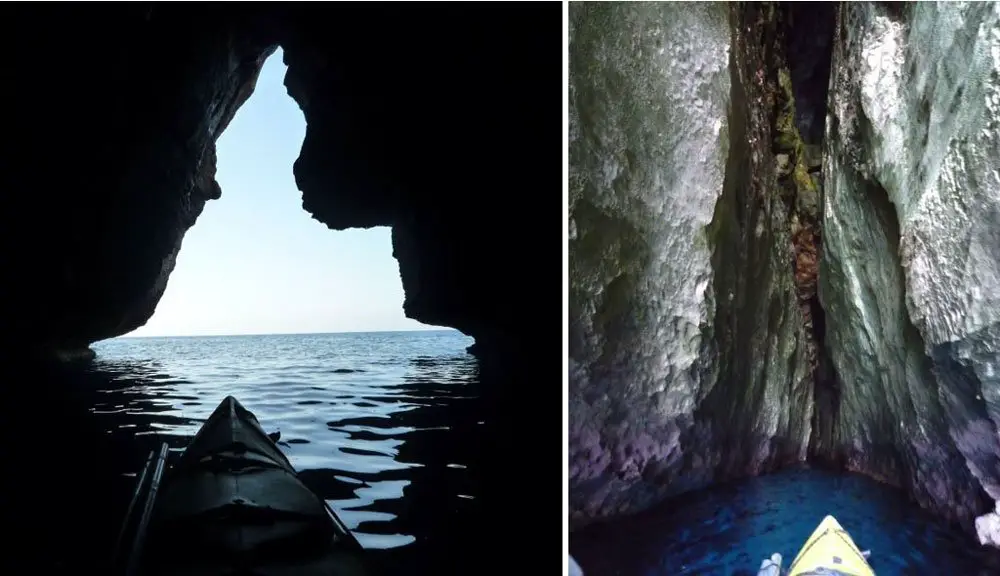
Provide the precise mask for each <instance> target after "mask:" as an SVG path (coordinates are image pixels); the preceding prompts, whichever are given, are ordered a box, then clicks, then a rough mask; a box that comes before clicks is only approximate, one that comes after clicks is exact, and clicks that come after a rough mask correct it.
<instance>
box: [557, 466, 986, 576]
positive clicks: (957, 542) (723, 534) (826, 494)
mask: <svg viewBox="0 0 1000 576" xmlns="http://www.w3.org/2000/svg"><path fill="white" fill-rule="evenodd" d="M827 514H831V515H833V516H834V517H835V518H836V519H837V520H838V521H839V522H840V524H841V525H842V526H843V527H844V528H845V529H846V530H847V531H848V532H849V533H850V534H851V537H852V538H853V539H854V541H855V543H857V545H858V546H859V547H860V548H861V549H862V550H870V551H871V557H870V563H871V566H872V568H873V569H874V570H875V573H876V574H877V575H878V576H902V575H914V576H928V575H932V574H933V575H938V574H940V575H945V574H947V575H949V576H950V575H954V576H986V575H997V574H1000V562H998V556H997V554H996V552H995V551H993V550H990V549H984V548H982V547H980V546H979V545H978V544H977V542H976V541H975V539H974V537H972V536H970V535H968V534H965V533H963V532H961V531H959V530H957V529H956V528H953V527H949V526H945V525H942V524H940V523H939V522H937V521H936V520H935V519H934V518H933V517H932V516H931V515H929V514H927V513H926V512H924V511H923V510H921V509H919V508H918V507H917V506H916V505H915V504H914V503H912V502H910V501H908V500H907V499H906V498H905V497H904V495H903V494H902V493H901V492H900V491H898V490H895V489H893V488H890V487H888V486H885V485H883V484H880V483H878V482H876V481H874V480H871V479H869V478H866V477H864V476H860V475H857V474H839V473H831V472H825V471H821V470H815V469H797V470H785V471H782V472H778V473H775V474H770V475H767V476H761V477H758V478H754V479H752V480H748V481H742V482H734V483H732V484H727V485H724V486H717V487H714V488H710V489H708V490H704V491H700V492H697V493H693V494H687V495H685V496H683V497H681V498H678V499H675V500H672V501H670V502H667V503H665V504H664V505H663V506H661V507H659V508H657V509H655V510H651V511H649V512H646V513H643V514H639V515H636V516H633V517H629V518H623V519H620V520H617V521H613V522H610V523H606V524H598V525H593V526H590V527H587V528H585V529H583V530H580V531H577V532H574V533H573V534H572V535H571V536H570V551H571V553H572V554H573V556H574V557H575V559H576V560H577V561H578V562H579V564H580V566H581V567H582V569H583V573H584V575H585V576H611V575H615V576H676V575H681V574H692V575H698V576H737V575H739V576H751V575H756V573H757V570H756V569H757V568H758V567H760V564H761V561H762V560H764V559H765V558H768V557H770V556H771V554H773V553H775V552H778V553H780V554H781V555H782V557H783V558H784V566H785V568H787V567H788V563H790V562H791V561H792V559H793V558H794V557H795V555H796V554H797V553H798V551H799V549H800V548H801V547H802V545H803V544H804V543H805V541H806V539H807V538H808V537H809V535H810V534H811V533H812V532H813V530H814V529H815V528H816V526H817V525H818V524H819V523H820V521H821V520H822V519H823V518H824V517H825V516H826V515H827Z"/></svg>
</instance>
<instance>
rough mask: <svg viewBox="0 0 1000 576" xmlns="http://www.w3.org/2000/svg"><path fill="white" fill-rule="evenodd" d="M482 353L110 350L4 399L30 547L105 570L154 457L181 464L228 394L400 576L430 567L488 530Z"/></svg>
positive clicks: (318, 339) (299, 348)
mask: <svg viewBox="0 0 1000 576" xmlns="http://www.w3.org/2000/svg"><path fill="white" fill-rule="evenodd" d="M471 343H472V339H470V338H467V337H465V336H463V335H462V334H460V333H458V332H455V331H435V332H384V333H365V334H325V335H292V336H286V335H281V336H238V337H204V338H202V337H190V338H132V339H116V340H110V341H106V342H101V343H98V344H96V345H95V346H94V349H95V350H96V351H97V353H98V359H97V360H96V361H95V362H94V363H93V364H92V365H90V366H89V367H87V368H83V369H72V370H71V369H61V370H59V371H57V372H53V373H51V374H46V375H45V376H44V378H38V379H35V380H33V381H31V382H26V383H25V385H24V386H21V387H19V388H7V389H6V390H5V394H6V397H5V401H4V407H5V408H6V416H5V417H4V422H5V424H6V427H5V429H6V432H7V434H8V438H12V439H14V442H15V444H16V445H17V447H18V448H19V449H18V450H17V452H18V460H20V461H21V462H25V461H27V462H28V463H29V464H28V466H27V467H28V469H29V470H31V471H33V473H34V477H33V478H24V480H25V481H24V483H23V485H22V486H20V490H21V494H22V496H20V497H19V499H22V500H23V499H29V500H30V501H32V502H36V503H37V504H36V505H35V509H36V510H37V511H38V520H37V522H35V524H34V525H32V526H31V527H30V528H29V529H26V530H25V532H24V533H23V534H22V540H23V541H24V545H25V546H32V547H38V548H40V549H43V548H48V551H47V552H45V556H44V557H45V558H46V559H47V560H49V561H51V562H52V565H53V566H60V567H62V568H63V569H65V570H71V569H80V568H82V567H84V566H98V565H100V560H101V557H102V555H106V554H107V552H108V551H109V550H110V547H111V542H112V541H113V537H112V535H113V534H114V532H115V530H116V529H117V525H118V524H117V522H119V521H120V518H121V514H122V512H123V510H124V506H125V505H126V504H127V500H128V498H129V497H130V495H131V489H132V487H133V484H134V481H135V480H134V476H135V474H136V472H137V471H138V470H139V469H140V468H141V466H142V463H143V459H144V457H145V455H146V453H147V452H148V451H149V450H151V449H153V448H154V447H155V446H157V445H158V444H159V443H160V442H162V441H166V442H168V443H169V445H170V446H171V449H172V452H173V453H174V454H177V453H179V452H180V451H181V450H182V449H183V448H184V446H186V444H187V443H188V441H189V440H190V438H191V437H192V436H193V435H194V433H195V432H196V431H197V430H198V428H199V426H200V425H201V423H202V422H203V421H204V419H205V418H207V417H208V416H209V414H211V412H212V410H213V409H214V408H215V407H216V406H217V405H218V403H219V402H220V401H221V400H222V399H223V398H224V397H225V396H226V395H227V394H232V395H234V396H236V397H237V398H238V399H239V400H240V401H241V402H242V403H243V404H244V406H246V407H247V408H248V409H250V410H252V411H253V412H254V413H255V414H256V415H257V417H258V419H259V420H260V422H261V424H262V425H263V427H264V428H265V429H266V430H267V431H268V432H272V431H275V430H280V432H281V442H280V446H281V448H282V450H283V451H284V452H285V454H286V455H287V456H288V457H289V459H290V460H291V462H292V464H293V465H294V466H295V467H296V468H297V469H298V470H299V471H300V472H301V474H302V477H303V480H304V481H305V482H306V484H308V485H309V486H310V487H311V488H312V489H314V490H315V491H317V492H318V493H319V494H320V495H321V496H322V497H324V498H325V499H326V500H327V502H329V503H330V505H331V506H332V507H333V509H334V510H335V511H336V512H337V514H338V515H339V516H340V517H341V518H342V519H343V520H344V522H345V523H346V524H347V525H348V527H350V528H351V530H352V531H353V532H354V534H355V535H356V536H357V537H358V539H359V541H360V542H361V543H362V545H363V546H365V547H366V548H368V549H370V550H372V552H373V556H374V557H377V558H380V559H381V561H382V563H383V564H384V565H386V566H389V567H390V571H391V572H395V570H394V569H393V568H392V567H398V566H400V565H407V564H409V563H413V562H418V563H420V564H421V565H432V564H433V557H435V556H440V555H444V554H447V553H448V549H449V548H450V547H451V545H452V544H453V543H454V542H456V538H457V537H458V536H460V535H461V534H462V533H463V532H468V531H469V530H470V529H471V527H472V526H474V525H475V522H476V521H477V518H478V516H477V514H478V508H477V507H478V502H477V495H478V491H479V490H478V479H477V476H476V463H475V462H476V458H477V454H478V453H479V450H480V445H479V434H480V430H481V428H482V417H481V414H482V410H481V409H480V406H479V392H478V368H477V364H476V360H475V359H474V358H473V357H472V356H470V355H469V354H467V353H466V352H465V348H466V347H467V346H469V345H470V344H471ZM32 412H35V413H36V414H38V416H32ZM9 469H10V468H8V470H9ZM55 518H58V520H56V519H55ZM53 543H57V544H58V545H54V546H53V545H52V544H53Z"/></svg>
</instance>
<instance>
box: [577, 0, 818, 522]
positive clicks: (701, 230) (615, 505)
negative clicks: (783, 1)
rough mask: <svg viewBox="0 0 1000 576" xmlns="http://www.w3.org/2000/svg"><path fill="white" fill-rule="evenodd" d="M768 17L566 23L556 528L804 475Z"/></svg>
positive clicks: (639, 7) (745, 12) (616, 16)
mask: <svg viewBox="0 0 1000 576" xmlns="http://www.w3.org/2000/svg"><path fill="white" fill-rule="evenodd" d="M773 8H774V7H773V6H771V7H770V9H768V8H767V7H766V6H765V7H763V8H761V9H758V7H756V6H754V5H745V6H735V5H734V6H732V7H730V6H726V5H723V4H711V3H709V4H675V3H663V4H604V3H587V4H575V5H571V7H570V393H569V405H570V408H569V409H570V414H569V425H570V431H569V434H570V516H571V522H572V523H573V524H574V525H577V526H578V525H582V524H585V523H587V522H590V521H593V520H595V519H599V518H606V517H610V516H614V515H618V514H622V513H629V512H635V511H637V510H641V509H643V508H646V507H648V506H650V505H652V504H654V503H656V502H658V501H661V500H663V499H664V498H666V497H668V496H670V495H674V494H679V493H682V492H684V491H687V490H690V489H693V488H697V487H702V486H705V485H707V484H709V483H711V482H715V481H719V480H720V479H724V478H728V477H733V476H739V475H745V474H754V473H758V472H761V471H763V470H767V469H771V468H773V467H776V466H779V465H781V464H782V463H786V462H790V461H797V460H799V459H801V458H803V457H804V455H805V450H806V446H807V443H808V438H809V419H810V404H811V395H812V382H811V378H810V367H809V362H808V354H807V351H806V346H805V345H804V344H803V342H802V341H803V339H804V337H805V333H804V329H803V320H802V318H801V312H800V309H799V306H798V303H797V301H796V295H795V285H794V277H793V270H792V265H793V260H794V256H793V248H792V242H791V237H790V233H789V228H788V222H789V211H788V208H787V206H786V205H785V204H784V203H783V202H782V201H781V199H780V197H779V193H778V189H777V182H776V175H775V170H776V169H775V166H776V159H775V156H774V151H773V150H772V140H773V138H774V133H773V130H772V124H773V122H772V120H771V118H772V115H773V108H774V106H775V91H776V90H777V81H778V79H777V78H776V77H775V76H774V75H770V74H768V71H769V70H773V66H772V65H771V63H770V60H771V59H773V58H774V57H775V53H774V50H773V44H774V42H775V12H774V10H773Z"/></svg>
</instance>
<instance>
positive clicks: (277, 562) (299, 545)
mask: <svg viewBox="0 0 1000 576" xmlns="http://www.w3.org/2000/svg"><path fill="white" fill-rule="evenodd" d="M166 448H167V447H166V444H164V445H163V446H162V447H161V450H160V452H159V455H158V456H157V457H155V458H154V457H153V455H152V454H150V458H149V460H148V461H147V466H146V468H145V470H144V471H143V473H142V475H141V476H140V477H139V480H138V482H137V484H138V486H137V489H136V494H135V496H134V497H133V500H132V504H131V505H130V506H129V511H128V512H127V514H126V518H125V524H124V526H123V528H122V538H120V539H119V550H120V551H121V552H116V557H118V558H119V560H116V561H115V565H116V572H117V573H118V574H122V575H123V576H175V575H176V576H180V575H185V576H208V575H212V576H292V575H298V576H362V575H367V574H369V572H368V571H367V570H366V569H365V568H364V564H363V562H362V556H363V549H362V547H361V545H360V544H359V543H358V541H357V540H356V539H355V538H354V536H353V535H352V534H351V532H350V531H349V530H348V529H347V527H346V526H344V524H343V522H341V521H340V519H339V518H337V516H336V514H334V512H333V511H332V510H331V509H330V507H329V506H328V505H327V504H326V502H325V501H324V500H323V499H321V498H320V497H319V496H317V495H316V494H315V493H314V492H312V491H311V490H309V489H308V488H307V487H306V486H305V484H303V483H302V481H301V480H299V478H298V475H297V474H296V472H295V469H294V468H293V467H292V465H291V463H290V462H289V461H288V458H286V457H285V455H284V454H282V452H281V450H280V449H279V448H278V446H277V445H276V444H275V443H274V442H273V441H272V440H271V438H269V437H268V435H267V434H266V433H265V432H264V430H263V429H262V428H261V426H260V423H258V422H257V418H256V417H255V416H254V415H253V414H252V413H251V412H250V411H249V410H247V409H246V408H244V407H243V406H242V405H240V403H239V402H238V401H237V400H236V399H235V398H233V397H232V396H228V397H226V399H225V400H223V401H222V403H221V404H220V405H219V407H218V408H216V409H215V412H213V413H212V415H211V416H210V417H209V418H208V420H206V421H205V424H204V425H203V426H202V427H201V430H199V431H198V434H197V435H195V437H194V439H193V440H192V441H191V444H190V445H189V446H188V447H187V449H186V450H185V451H184V453H183V454H182V455H181V456H180V458H179V459H178V460H177V462H176V464H174V465H173V466H172V467H171V468H170V469H169V470H166V471H164V470H165V468H166V455H167V449H166ZM161 477H162V481H161ZM140 503H141V504H140Z"/></svg>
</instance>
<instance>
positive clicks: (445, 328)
mask: <svg viewBox="0 0 1000 576" xmlns="http://www.w3.org/2000/svg"><path fill="white" fill-rule="evenodd" d="M393 332H458V333H459V334H462V335H463V336H468V335H467V334H465V333H464V332H462V331H461V330H459V329H458V328H451V327H448V326H434V327H427V328H402V329H396V330H338V331H335V332H327V331H323V332H255V333H249V332H248V333H244V334H139V335H131V334H123V335H121V336H115V337H114V338H106V339H104V340H100V341H99V342H107V341H108V340H123V339H140V338H233V337H238V336H322V335H326V334H386V333H393ZM468 337H469V338H471V336H468ZM97 343H98V342H94V344H97Z"/></svg>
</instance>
